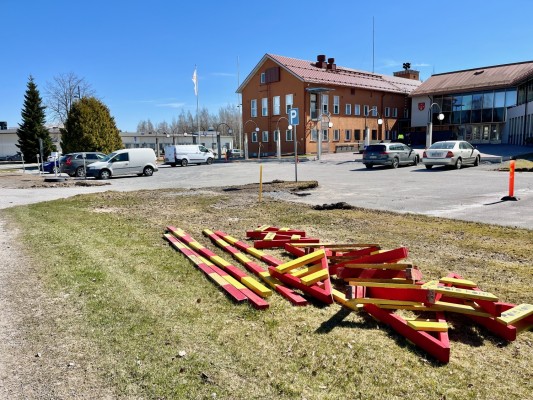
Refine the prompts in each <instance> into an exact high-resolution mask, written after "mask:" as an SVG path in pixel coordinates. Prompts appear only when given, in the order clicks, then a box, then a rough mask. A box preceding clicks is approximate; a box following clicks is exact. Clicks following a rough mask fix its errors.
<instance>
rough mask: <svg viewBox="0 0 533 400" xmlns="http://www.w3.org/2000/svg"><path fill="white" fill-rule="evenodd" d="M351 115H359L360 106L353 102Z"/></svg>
mask: <svg viewBox="0 0 533 400" xmlns="http://www.w3.org/2000/svg"><path fill="white" fill-rule="evenodd" d="M353 115H361V106H360V105H359V104H354V108H353Z"/></svg>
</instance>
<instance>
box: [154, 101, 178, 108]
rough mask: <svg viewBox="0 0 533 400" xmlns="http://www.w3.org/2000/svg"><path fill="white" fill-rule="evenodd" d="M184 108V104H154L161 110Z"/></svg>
mask: <svg viewBox="0 0 533 400" xmlns="http://www.w3.org/2000/svg"><path fill="white" fill-rule="evenodd" d="M184 106H185V103H178V102H175V103H160V104H156V107H163V108H182V107H184Z"/></svg>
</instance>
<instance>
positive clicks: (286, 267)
mask: <svg viewBox="0 0 533 400" xmlns="http://www.w3.org/2000/svg"><path fill="white" fill-rule="evenodd" d="M325 255H326V253H324V250H317V251H314V252H312V253H309V254H306V255H305V256H302V257H298V258H296V259H294V260H291V261H289V262H286V263H285V264H281V265H279V266H277V267H276V271H278V272H280V273H282V274H284V273H286V272H289V271H291V270H293V269H296V268H299V267H302V266H304V265H306V264H310V263H313V262H315V261H318V260H320V259H321V258H323V257H325Z"/></svg>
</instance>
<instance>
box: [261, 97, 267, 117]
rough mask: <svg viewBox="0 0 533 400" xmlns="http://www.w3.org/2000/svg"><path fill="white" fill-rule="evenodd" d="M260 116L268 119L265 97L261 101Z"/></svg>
mask: <svg viewBox="0 0 533 400" xmlns="http://www.w3.org/2000/svg"><path fill="white" fill-rule="evenodd" d="M261 115H262V116H263V117H268V98H266V97H263V98H262V99H261Z"/></svg>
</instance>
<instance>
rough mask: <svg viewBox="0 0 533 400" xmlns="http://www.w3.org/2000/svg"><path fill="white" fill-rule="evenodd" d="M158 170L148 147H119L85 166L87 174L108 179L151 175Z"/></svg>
mask: <svg viewBox="0 0 533 400" xmlns="http://www.w3.org/2000/svg"><path fill="white" fill-rule="evenodd" d="M157 170H158V167H157V158H156V156H155V152H154V150H153V149H150V148H137V149H121V150H117V151H114V152H113V153H111V154H108V155H107V156H106V157H105V158H104V159H103V160H102V161H97V162H94V163H92V164H90V165H89V166H88V167H87V170H86V171H87V176H91V177H95V178H98V179H108V178H110V177H112V176H118V175H134V174H136V175H138V176H142V175H145V176H152V175H153V173H154V172H155V171H157Z"/></svg>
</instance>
